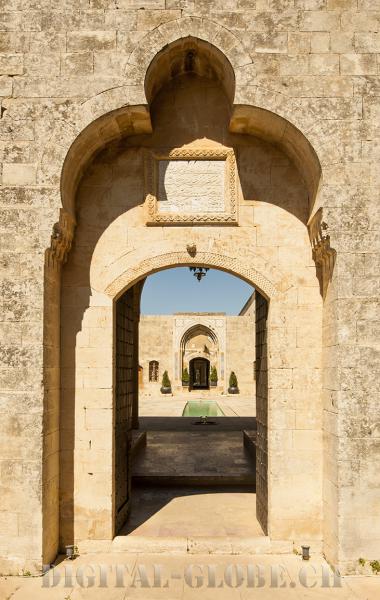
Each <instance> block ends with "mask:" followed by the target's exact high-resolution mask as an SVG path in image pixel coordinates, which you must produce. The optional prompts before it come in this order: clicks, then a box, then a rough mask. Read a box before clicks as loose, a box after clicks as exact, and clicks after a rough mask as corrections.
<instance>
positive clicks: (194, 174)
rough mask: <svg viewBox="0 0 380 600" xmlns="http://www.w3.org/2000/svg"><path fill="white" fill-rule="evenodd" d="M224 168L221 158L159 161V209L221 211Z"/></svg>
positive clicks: (222, 209)
mask: <svg viewBox="0 0 380 600" xmlns="http://www.w3.org/2000/svg"><path fill="white" fill-rule="evenodd" d="M225 169H226V165H225V161H222V160H160V161H159V163H158V198H157V200H158V210H159V212H174V213H181V212H184V213H201V212H205V213H208V212H218V213H219V212H224V211H225V197H224V196H225V194H224V172H225Z"/></svg>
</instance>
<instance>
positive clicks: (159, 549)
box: [110, 534, 293, 555]
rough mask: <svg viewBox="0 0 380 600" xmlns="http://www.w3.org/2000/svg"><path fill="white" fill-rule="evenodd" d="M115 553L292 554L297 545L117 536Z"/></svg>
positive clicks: (264, 538)
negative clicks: (294, 546)
mask: <svg viewBox="0 0 380 600" xmlns="http://www.w3.org/2000/svg"><path fill="white" fill-rule="evenodd" d="M110 550H111V551H112V552H133V553H136V554H149V553H152V554H161V553H165V554H227V555H236V554H245V555H246V554H290V553H292V552H293V544H292V542H288V541H271V540H270V538H269V537H268V536H264V535H263V536H257V537H247V538H243V537H239V538H228V537H225V536H223V537H206V536H194V537H185V536H184V537H173V536H171V537H162V536H155V537H148V536H141V535H133V534H129V535H124V536H123V535H119V536H116V537H115V538H114V539H113V541H112V543H111V548H110Z"/></svg>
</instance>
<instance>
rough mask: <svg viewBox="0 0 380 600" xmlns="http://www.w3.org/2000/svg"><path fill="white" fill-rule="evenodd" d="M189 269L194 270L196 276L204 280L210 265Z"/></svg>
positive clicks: (199, 279)
mask: <svg viewBox="0 0 380 600" xmlns="http://www.w3.org/2000/svg"><path fill="white" fill-rule="evenodd" d="M189 270H190V271H192V272H193V275H194V277H196V278H197V279H198V281H202V279H203V277H205V276H206V273H207V271H208V270H209V269H208V267H189Z"/></svg>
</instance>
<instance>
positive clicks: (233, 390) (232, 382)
mask: <svg viewBox="0 0 380 600" xmlns="http://www.w3.org/2000/svg"><path fill="white" fill-rule="evenodd" d="M228 383H229V385H228V393H229V394H238V393H239V388H238V380H237V377H236V375H235V372H234V371H231V375H230V379H229V382H228Z"/></svg>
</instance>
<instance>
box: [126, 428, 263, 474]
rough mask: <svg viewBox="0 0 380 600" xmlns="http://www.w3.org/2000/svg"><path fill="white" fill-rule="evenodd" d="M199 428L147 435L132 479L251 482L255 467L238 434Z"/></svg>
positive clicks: (239, 432) (134, 467)
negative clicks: (245, 479) (237, 479)
mask: <svg viewBox="0 0 380 600" xmlns="http://www.w3.org/2000/svg"><path fill="white" fill-rule="evenodd" d="M199 427H202V430H199V431H148V433H147V445H146V447H145V448H144V449H142V450H141V452H140V453H139V455H138V456H137V458H136V461H135V464H134V466H133V476H145V477H148V476H155V477H157V476H172V477H176V476H184V477H191V476H203V477H207V476H209V477H210V478H211V477H213V476H217V475H219V476H223V477H226V478H227V477H228V476H231V477H236V476H242V477H244V476H247V477H253V478H254V475H255V465H254V463H253V461H252V458H251V457H250V456H249V455H248V454H247V452H246V451H245V449H244V444H243V433H242V431H215V430H212V431H210V429H209V427H210V428H211V427H213V426H202V425H200V426H199ZM206 427H207V430H205V428H206ZM215 427H217V426H215Z"/></svg>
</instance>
